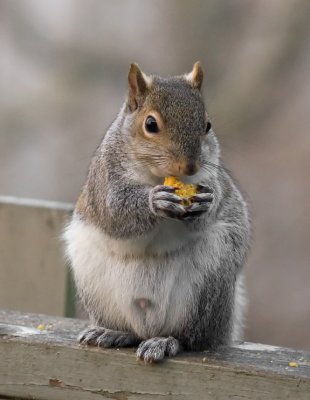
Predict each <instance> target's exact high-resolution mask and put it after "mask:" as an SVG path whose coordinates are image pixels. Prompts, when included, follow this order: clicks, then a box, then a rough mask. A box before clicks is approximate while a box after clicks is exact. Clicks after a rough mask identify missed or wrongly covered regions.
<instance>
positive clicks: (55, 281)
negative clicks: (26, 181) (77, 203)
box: [0, 196, 72, 316]
mask: <svg viewBox="0 0 310 400" xmlns="http://www.w3.org/2000/svg"><path fill="white" fill-rule="evenodd" d="M71 210H72V205H70V204H66V203H58V202H50V201H43V200H28V199H18V198H14V197H5V196H0V308H2V309H10V310H19V311H25V312H38V313H46V314H51V315H59V316H64V315H65V311H66V306H68V305H67V304H66V301H67V298H66V295H67V283H68V281H67V278H68V271H67V270H66V268H65V259H64V252H63V248H62V247H63V246H62V242H61V240H60V235H61V232H62V229H63V227H64V224H65V222H66V219H67V217H68V215H69V213H70V211H71Z"/></svg>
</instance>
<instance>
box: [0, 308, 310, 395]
mask: <svg viewBox="0 0 310 400" xmlns="http://www.w3.org/2000/svg"><path fill="white" fill-rule="evenodd" d="M0 321H1V325H0V398H1V396H2V398H4V399H6V398H10V397H12V398H20V399H29V398H30V399H42V400H54V399H55V400H56V399H57V400H59V399H68V400H70V399H72V400H73V399H77V400H79V399H86V400H87V399H95V400H97V399H116V400H127V399H130V400H136V399H137V400H138V399H139V400H141V399H146V400H149V399H164V398H165V399H172V400H177V399H178V400H179V399H180V400H181V399H207V398H210V399H219V400H222V399H240V400H241V399H243V400H244V399H266V400H267V399H268V400H270V399H279V400H280V399H281V400H282V399H305V400H306V399H307V400H309V393H310V353H309V352H303V351H295V350H292V349H284V348H278V347H274V346H266V345H259V344H254V343H242V344H237V345H236V346H234V347H230V348H223V349H221V350H219V351H217V352H209V351H205V352H202V353H183V354H181V355H179V356H177V357H175V358H173V359H169V360H166V361H164V362H163V363H160V364H153V365H145V364H144V363H143V362H140V361H137V360H136V357H135V354H134V349H126V350H124V349H100V348H94V347H84V346H80V345H78V344H77V342H76V336H77V334H78V333H79V332H80V331H81V330H82V329H84V328H85V327H86V326H87V325H88V322H87V321H82V320H75V319H69V318H56V317H48V316H45V315H35V314H22V313H14V312H5V311H2V312H0ZM39 325H43V328H44V329H43V331H39V330H38V329H37V327H38V326H39ZM40 328H42V326H41V327H40ZM291 361H295V362H296V363H297V364H298V366H297V367H296V368H292V367H290V366H289V363H290V362H291Z"/></svg>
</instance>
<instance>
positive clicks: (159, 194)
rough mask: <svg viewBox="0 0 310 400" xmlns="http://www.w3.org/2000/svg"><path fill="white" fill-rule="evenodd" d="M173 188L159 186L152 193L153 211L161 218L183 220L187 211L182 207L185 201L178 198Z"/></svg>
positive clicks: (151, 203) (151, 204) (151, 206)
mask: <svg viewBox="0 0 310 400" xmlns="http://www.w3.org/2000/svg"><path fill="white" fill-rule="evenodd" d="M174 192H175V188H173V187H172V186H164V185H158V186H155V187H154V188H153V189H151V191H150V208H151V211H152V212H153V213H154V214H155V215H158V216H160V217H168V218H181V217H182V216H183V215H184V214H185V213H186V210H185V208H184V206H182V205H181V202H182V201H183V199H182V198H181V197H179V196H177V195H176V194H175V193H174Z"/></svg>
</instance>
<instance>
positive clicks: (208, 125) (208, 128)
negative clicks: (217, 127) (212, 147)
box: [206, 121, 212, 133]
mask: <svg viewBox="0 0 310 400" xmlns="http://www.w3.org/2000/svg"><path fill="white" fill-rule="evenodd" d="M211 127H212V125H211V122H210V121H208V122H207V127H206V133H208V132H209V131H210V129H211Z"/></svg>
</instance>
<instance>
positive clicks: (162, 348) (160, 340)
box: [136, 336, 180, 363]
mask: <svg viewBox="0 0 310 400" xmlns="http://www.w3.org/2000/svg"><path fill="white" fill-rule="evenodd" d="M179 348H180V345H179V341H178V340H177V339H175V338H174V337H172V336H169V337H167V338H166V337H154V338H152V339H148V340H144V341H143V342H142V343H140V345H139V347H138V350H137V352H136V356H137V357H138V358H140V360H144V362H145V363H152V362H158V361H162V360H163V359H164V357H165V356H168V357H172V356H175V355H176V354H177V353H178V351H179Z"/></svg>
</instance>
